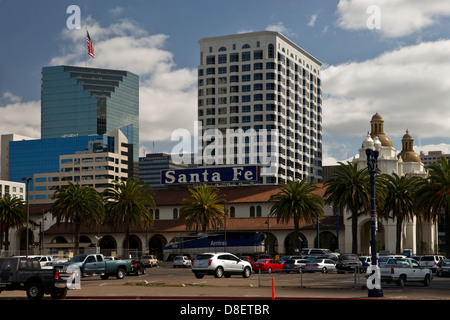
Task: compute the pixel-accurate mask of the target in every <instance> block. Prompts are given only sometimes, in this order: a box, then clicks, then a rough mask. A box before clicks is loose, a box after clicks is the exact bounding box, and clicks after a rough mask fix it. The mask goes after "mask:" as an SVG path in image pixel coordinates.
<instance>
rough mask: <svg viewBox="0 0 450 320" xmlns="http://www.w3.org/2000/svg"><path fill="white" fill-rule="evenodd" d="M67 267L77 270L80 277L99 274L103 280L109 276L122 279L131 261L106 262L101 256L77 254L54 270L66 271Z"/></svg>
mask: <svg viewBox="0 0 450 320" xmlns="http://www.w3.org/2000/svg"><path fill="white" fill-rule="evenodd" d="M69 266H71V267H77V268H79V270H80V272H81V275H94V274H100V275H101V278H102V279H103V280H106V279H108V278H109V277H110V276H116V278H117V279H123V278H124V277H125V275H126V274H127V273H129V272H130V271H131V260H107V259H105V257H104V256H103V255H102V254H79V255H76V256H74V257H73V258H72V259H70V260H69V261H67V262H65V263H62V264H60V265H57V266H55V268H57V269H61V268H62V270H66V269H67V268H68V267H69Z"/></svg>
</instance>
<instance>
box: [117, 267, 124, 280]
mask: <svg viewBox="0 0 450 320" xmlns="http://www.w3.org/2000/svg"><path fill="white" fill-rule="evenodd" d="M116 278H117V279H123V278H125V270H123V269H122V268H119V269H117V274H116Z"/></svg>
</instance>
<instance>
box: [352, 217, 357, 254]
mask: <svg viewBox="0 0 450 320" xmlns="http://www.w3.org/2000/svg"><path fill="white" fill-rule="evenodd" d="M352 253H354V254H357V253H358V214H357V213H356V212H352Z"/></svg>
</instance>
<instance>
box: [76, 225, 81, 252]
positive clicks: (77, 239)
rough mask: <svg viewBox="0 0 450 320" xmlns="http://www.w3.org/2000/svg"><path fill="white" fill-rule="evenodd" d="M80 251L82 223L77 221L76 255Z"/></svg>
mask: <svg viewBox="0 0 450 320" xmlns="http://www.w3.org/2000/svg"><path fill="white" fill-rule="evenodd" d="M79 253H80V224H79V223H78V222H76V223H75V255H77V254H79Z"/></svg>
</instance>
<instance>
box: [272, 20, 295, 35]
mask: <svg viewBox="0 0 450 320" xmlns="http://www.w3.org/2000/svg"><path fill="white" fill-rule="evenodd" d="M266 30H267V31H277V32H279V33H281V34H283V35H285V36H288V37H290V36H293V35H295V33H294V32H292V31H291V30H290V29H289V28H287V27H285V26H284V24H283V22H278V23H275V24H271V25H268V26H267V27H266Z"/></svg>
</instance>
